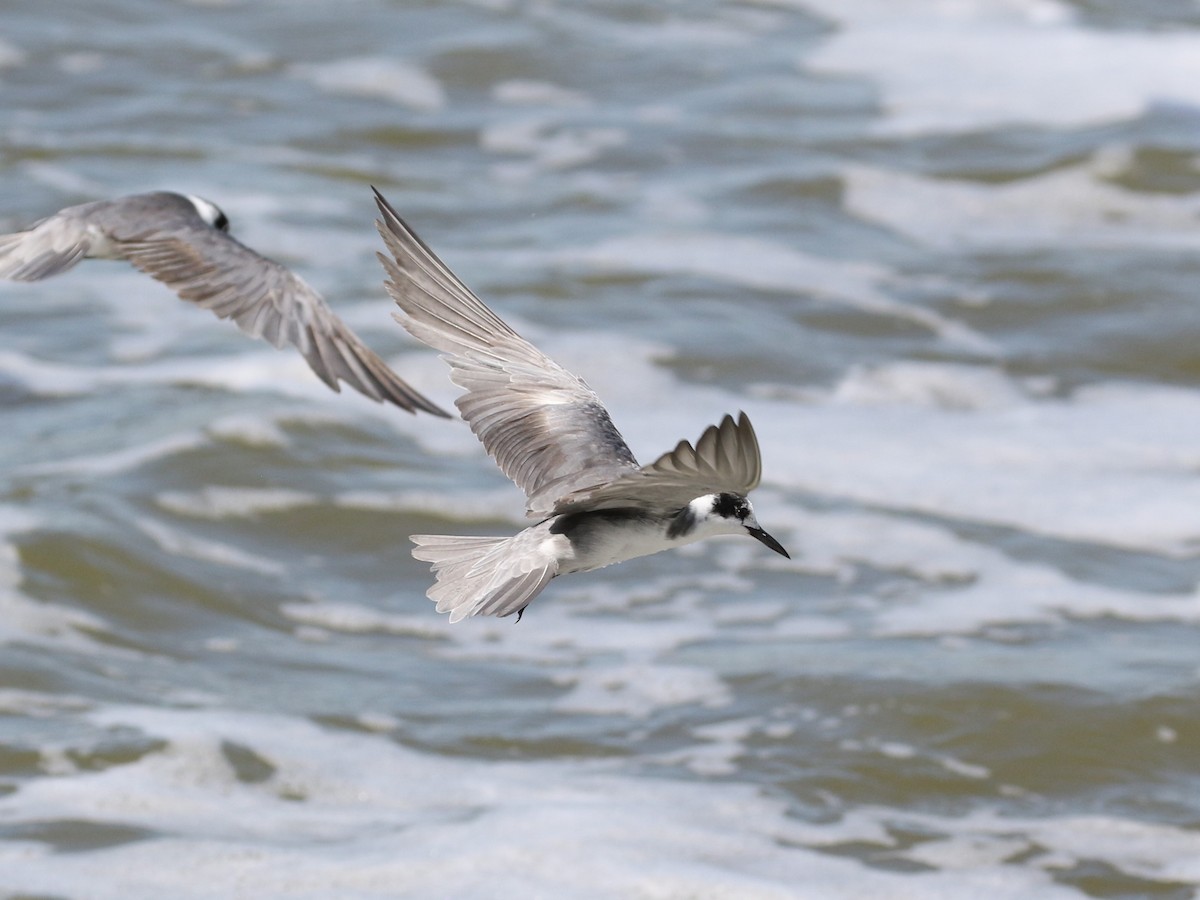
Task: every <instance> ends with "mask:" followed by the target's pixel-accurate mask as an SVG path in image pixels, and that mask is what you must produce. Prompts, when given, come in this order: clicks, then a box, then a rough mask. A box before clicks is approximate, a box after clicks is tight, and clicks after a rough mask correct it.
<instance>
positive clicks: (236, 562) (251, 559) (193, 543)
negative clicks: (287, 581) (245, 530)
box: [133, 516, 288, 575]
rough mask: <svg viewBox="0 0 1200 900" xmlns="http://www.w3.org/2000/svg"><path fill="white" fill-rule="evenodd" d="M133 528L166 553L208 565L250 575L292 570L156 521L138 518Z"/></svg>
mask: <svg viewBox="0 0 1200 900" xmlns="http://www.w3.org/2000/svg"><path fill="white" fill-rule="evenodd" d="M133 526H134V527H135V528H137V529H138V530H139V531H140V532H142V534H144V535H146V537H148V538H150V540H152V541H153V542H154V543H155V544H157V545H158V547H159V548H160V549H162V550H163V551H164V552H166V553H169V554H172V555H174V556H181V557H185V558H189V559H199V560H203V561H205V562H210V563H216V564H217V565H220V566H228V567H230V568H234V569H243V570H245V571H247V572H257V573H258V574H260V575H283V574H284V573H285V572H287V570H288V569H287V566H286V565H285V564H284V563H282V562H274V561H272V560H269V559H264V558H263V557H261V556H258V555H255V554H252V553H247V552H246V551H244V550H241V549H240V548H238V547H234V546H232V545H231V544H226V543H224V542H223V541H214V540H209V539H208V538H202V537H198V536H197V535H194V534H188V533H187V532H186V531H184V530H182V529H179V528H172V527H171V526H169V525H167V524H165V523H163V522H158V521H155V520H154V519H151V518H148V517H146V516H139V517H137V518H135V519H134V520H133Z"/></svg>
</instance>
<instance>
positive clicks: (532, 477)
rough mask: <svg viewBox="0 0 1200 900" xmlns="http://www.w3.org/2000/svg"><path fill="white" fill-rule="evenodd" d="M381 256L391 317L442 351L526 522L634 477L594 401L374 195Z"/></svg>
mask: <svg viewBox="0 0 1200 900" xmlns="http://www.w3.org/2000/svg"><path fill="white" fill-rule="evenodd" d="M375 201H376V203H378V205H379V211H380V213H381V214H382V219H381V220H379V221H378V222H377V223H376V224H377V226H378V227H379V233H380V235H382V237H383V241H384V244H386V245H387V249H388V251H389V253H390V254H391V255H390V257H389V256H386V255H384V254H382V253H381V254H379V259H380V262H382V263H383V267H384V269H385V270H386V271H387V274H388V281H387V282H386V284H387V289H388V293H390V294H391V295H392V297H393V298H394V299H395V301H396V304H397V305H398V306H399V307H400V309H401V310H402V311H403V315H397V317H396V318H397V320H398V321H399V322H400V324H402V325H403V326H404V327H405V328H407V329H408V331H409V333H411V334H412V335H413V337H415V338H417V339H418V340H420V341H423V342H424V343H426V344H428V345H429V346H430V347H433V348H434V349H435V350H440V351H442V352H443V353H444V354H445V356H444V359H446V361H447V362H448V363H449V364H450V367H451V369H452V372H451V376H450V377H451V380H453V381H454V382H455V384H458V385H460V386H462V387H464V388H466V390H467V392H466V393H465V394H463V395H462V396H461V397H459V398H458V399H457V400H456V401H455V405H456V406H458V408H459V410H460V411H461V412H462V415H463V418H464V419H466V421H467V423H468V424H469V425H470V426H471V430H472V431H473V432H475V435H476V436H477V437H478V438H479V440H480V441H482V443H483V446H484V448H485V449H486V450H487V451H488V453H490V454H491V455H492V457H493V458H494V459H495V460H496V463H497V464H498V465H499V466H500V469H501V471H503V472H504V474H505V475H507V476H508V477H509V478H511V479H512V480H513V481H514V482H515V483H516V484H517V486H518V487H519V488H521V490H523V491H524V492H525V495H526V497H527V498H528V503H527V509H528V512H529V514H530V515H531V516H546V515H549V514H550V513H551V512H552V511H553V510H554V509H555V508H556V505H557V503H558V501H559V498H561V497H564V496H566V495H568V494H572V493H574V492H578V491H580V490H584V489H587V488H591V487H594V486H596V485H600V484H604V483H605V482H608V481H611V480H613V479H614V478H618V477H620V476H622V475H625V474H627V473H630V472H636V471H637V460H635V459H634V457H633V454H632V453H631V452H630V450H629V447H628V446H626V444H625V441H624V440H623V439H622V437H621V435H620V433H619V432H618V431H617V429H616V426H614V425H613V423H612V419H610V418H609V416H608V411H607V410H605V408H604V406H603V404H602V403H601V402H600V398H599V397H597V396H596V394H595V392H594V391H593V390H592V389H591V388H589V387H588V386H587V385H586V384H585V383H584V382H583V380H582V379H580V378H579V377H577V376H575V375H572V374H571V373H570V372H568V371H567V370H566V369H564V368H562V366H560V365H558V363H556V362H555V361H554V360H552V359H550V357H548V356H546V355H545V354H544V353H542V352H541V351H540V350H538V349H537V348H536V347H534V346H533V345H532V344H530V343H529V342H528V341H527V340H525V339H524V338H522V337H521V336H520V335H519V334H517V333H516V332H515V331H513V330H512V329H511V328H509V327H508V325H506V324H505V323H504V322H503V321H502V320H501V319H500V318H499V317H498V316H497V315H496V314H495V313H494V312H492V311H491V310H490V309H488V308H487V306H486V305H484V303H483V301H482V300H480V299H479V298H478V297H476V296H475V294H473V293H472V292H471V290H470V289H469V288H468V287H467V286H466V285H465V284H463V283H462V281H460V280H459V279H458V277H457V276H456V275H455V274H454V273H453V272H451V271H450V269H449V268H448V267H447V266H446V264H445V263H443V262H442V261H441V260H440V259H438V258H437V256H436V255H435V254H434V252H433V251H432V250H430V249H429V248H428V247H427V246H426V245H425V243H424V242H423V241H422V240H421V239H420V238H419V237H417V235H416V234H415V233H414V232H413V230H412V229H411V228H409V227H408V225H407V224H406V223H405V222H404V220H403V219H401V218H400V216H399V215H397V213H396V211H395V210H394V209H392V207H391V206H390V205H389V204H388V202H387V201H386V200H385V199H384V198H383V196H382V195H381V194H380V193H379V192H378V191H376V192H375Z"/></svg>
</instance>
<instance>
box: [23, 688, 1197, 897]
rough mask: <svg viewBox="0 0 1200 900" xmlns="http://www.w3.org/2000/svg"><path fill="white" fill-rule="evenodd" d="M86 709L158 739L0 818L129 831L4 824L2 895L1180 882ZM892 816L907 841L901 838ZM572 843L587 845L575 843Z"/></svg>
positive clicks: (1142, 848)
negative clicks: (42, 836) (124, 838)
mask: <svg viewBox="0 0 1200 900" xmlns="http://www.w3.org/2000/svg"><path fill="white" fill-rule="evenodd" d="M86 718H88V719H89V720H90V721H91V722H92V723H93V724H94V725H96V726H97V727H100V728H113V729H129V728H133V729H138V730H140V731H142V732H144V733H145V734H146V735H147V736H148V737H151V738H154V739H156V740H159V741H162V742H164V745H163V746H162V747H161V748H159V749H155V750H152V751H150V752H148V753H146V754H145V755H143V756H141V757H140V758H138V759H136V760H134V761H131V762H125V763H122V764H119V765H112V766H109V767H106V768H103V769H93V770H81V769H78V768H75V767H72V768H70V769H63V770H59V771H58V772H57V774H49V773H47V774H44V775H43V776H42V777H40V778H38V779H37V780H34V781H29V782H26V783H24V784H21V785H20V786H19V787H18V789H17V790H16V791H14V792H12V793H10V794H7V795H5V796H4V797H0V816H2V817H3V820H4V821H5V822H6V823H7V824H8V825H9V826H10V827H11V826H17V827H19V826H21V825H24V824H30V825H33V824H38V825H39V826H42V827H44V826H45V825H46V824H47V823H53V822H56V821H72V822H91V823H95V824H97V825H100V826H103V825H111V826H116V827H124V828H132V829H144V830H145V831H146V832H147V836H146V837H144V838H142V839H140V840H131V841H128V842H125V843H116V844H110V845H107V846H101V847H98V848H94V849H92V850H90V852H88V853H56V854H54V853H53V852H52V850H51V848H50V847H49V846H47V845H45V844H42V843H39V842H38V841H36V840H33V839H29V838H24V839H22V838H10V839H9V840H6V841H5V842H4V843H3V844H0V863H2V864H3V868H4V873H5V883H6V887H7V888H8V889H10V890H18V891H22V892H27V893H31V892H38V893H59V894H62V893H66V894H71V895H75V894H80V895H82V894H86V895H87V896H90V897H96V898H99V900H105V898H109V897H118V896H120V897H126V896H129V895H130V894H131V893H139V894H149V893H154V894H157V895H159V896H164V895H176V896H178V895H188V896H203V897H208V896H213V897H216V896H229V895H231V894H232V893H238V892H241V893H245V892H248V891H249V892H252V893H254V894H255V895H256V896H283V895H286V896H289V897H327V896H349V897H376V896H396V895H397V894H404V895H414V896H435V895H436V896H443V897H465V896H477V895H478V894H479V892H480V891H481V890H485V891H486V892H487V894H488V895H489V896H493V897H528V896H531V895H534V896H536V895H545V896H572V897H583V898H590V897H611V896H625V897H642V898H651V897H663V896H678V895H685V894H686V895H688V896H703V897H717V896H737V897H747V898H755V900H758V898H762V900H768V898H785V897H789V898H790V897H795V896H797V894H796V889H797V886H798V885H803V886H804V891H805V894H804V895H805V896H820V897H831V898H843V897H844V898H851V897H855V898H859V897H870V896H888V897H931V898H941V897H946V898H949V897H962V896H973V895H982V894H986V895H987V896H989V897H997V898H1014V900H1015V898H1024V897H1028V896H1038V897H1048V898H1055V897H1062V898H1068V897H1077V896H1078V894H1077V892H1076V890H1075V889H1074V888H1071V887H1067V886H1065V885H1059V884H1056V883H1055V881H1054V875H1055V873H1056V872H1057V871H1059V870H1061V869H1063V868H1069V867H1071V866H1072V865H1074V864H1076V863H1086V862H1087V861H1089V860H1093V859H1097V858H1099V859H1103V860H1104V861H1105V862H1106V864H1108V865H1112V866H1114V867H1116V868H1118V869H1119V870H1120V871H1124V872H1127V873H1130V874H1132V875H1135V876H1140V877H1144V878H1155V879H1163V880H1176V881H1184V882H1189V881H1194V880H1196V879H1198V878H1200V868H1198V864H1197V862H1196V860H1198V859H1200V836H1197V835H1196V834H1195V833H1194V832H1191V831H1188V830H1187V829H1184V828H1178V827H1174V826H1169V825H1156V824H1151V823H1143V822H1137V821H1134V820H1129V819H1119V818H1115V817H1111V816H1062V817H1048V818H1042V819H1035V818H1005V817H1000V816H997V815H994V814H991V813H987V812H980V813H973V814H970V815H967V816H963V817H954V816H939V815H932V814H922V813H909V812H904V811H899V810H893V809H888V808H886V807H861V808H857V809H853V810H849V811H846V812H845V813H844V814H843V815H842V817H841V818H840V819H838V820H835V821H830V822H825V823H821V824H815V823H805V822H803V821H801V820H799V819H797V818H794V817H791V816H789V815H787V810H786V808H785V806H784V805H783V804H782V803H780V802H779V801H777V800H774V799H771V798H768V797H766V796H764V795H763V794H762V793H761V792H759V791H758V790H756V789H755V788H753V787H751V786H748V785H741V784H735V783H718V782H711V781H703V782H702V781H694V782H689V781H682V780H677V779H672V780H665V779H656V778H648V777H633V776H629V775H625V774H622V773H621V772H620V771H619V769H618V768H616V767H615V766H613V765H612V764H603V763H590V764H589V763H583V764H580V763H579V762H572V763H569V764H562V763H555V762H530V763H510V762H488V761H475V760H470V759H464V758H459V757H451V756H440V757H438V756H431V755H428V754H424V753H419V752H416V751H413V750H408V749H406V748H404V747H403V746H401V745H399V744H397V743H396V742H395V741H393V740H391V739H389V738H388V737H387V736H386V735H381V734H374V733H369V732H368V733H362V732H340V731H334V730H330V729H325V728H321V727H319V726H317V725H315V724H313V723H311V722H308V721H304V720H300V719H294V718H289V717H285V716H279V715H263V714H254V713H244V712H243V713H237V712H228V711H219V710H211V711H205V710H200V709H190V710H169V709H151V708H144V707H124V708H112V707H110V708H101V709H97V710H96V711H94V712H91V713H89V714H87V715H86ZM760 724H761V723H757V722H755V721H754V720H747V721H743V722H727V723H724V724H723V725H722V726H720V727H717V728H715V730H714V729H709V730H708V731H707V732H705V733H703V734H700V735H698V736H699V737H701V739H702V740H703V741H705V742H706V743H707V744H708V745H709V746H710V748H711V750H712V753H713V755H712V756H710V757H709V763H710V764H711V765H712V766H713V772H714V773H717V771H718V770H720V769H721V767H722V763H721V760H722V757H721V754H722V753H736V752H737V750H736V748H737V747H738V746H739V745H740V742H741V741H742V740H744V739H745V737H746V735H747V734H749V733H751V732H752V731H754V730H756V729H757V728H758V727H759V726H760ZM385 730H386V729H385ZM230 745H234V746H236V747H239V748H242V752H247V751H248V752H251V753H253V754H254V755H255V756H256V757H257V758H258V759H260V760H261V761H262V762H263V763H264V764H265V767H266V769H265V771H266V775H265V778H264V779H263V780H255V781H240V780H239V779H238V777H237V773H236V770H235V768H234V767H233V765H232V764H231V761H230V759H229V757H228V756H227V755H226V752H225V750H224V749H223V747H228V746H230ZM896 830H901V831H904V832H906V833H909V834H912V833H916V834H921V835H925V836H926V838H925V839H924V840H921V841H917V842H915V843H907V842H906V843H905V844H901V843H899V842H898V841H897V840H896V838H895V837H893V834H894V833H895V831H896ZM851 843H857V844H858V845H860V846H872V845H873V846H874V847H875V848H876V849H877V851H878V852H879V853H880V854H883V855H885V856H886V857H887V858H889V859H891V860H893V861H894V862H896V863H905V862H907V863H912V864H917V865H920V866H921V868H920V869H918V870H915V871H907V872H905V871H895V870H891V871H889V870H887V869H881V868H871V867H867V866H864V865H863V864H862V863H861V862H859V861H857V860H855V859H853V858H850V857H847V856H845V855H844V854H840V853H835V854H829V853H826V852H823V850H822V848H825V847H836V846H846V845H849V844H851ZM234 846H235V847H236V848H237V849H236V850H232V849H231V847H234ZM579 846H586V847H588V853H587V854H586V855H583V856H581V855H580V854H579V853H578V850H577V848H578V847H579ZM464 848H468V849H467V850H466V852H464ZM1017 856H1021V857H1022V858H1023V860H1024V861H1023V862H1022V863H1021V864H1019V865H1017V864H1014V863H1013V862H1012V860H1013V859H1014V858H1016V857H1017ZM51 858H52V859H53V864H52V865H51V864H49V863H50V861H51ZM564 861H569V862H570V864H569V865H564V864H563V862H564ZM113 872H121V873H122V875H121V878H120V879H114V878H112V877H111V873H113Z"/></svg>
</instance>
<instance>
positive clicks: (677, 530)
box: [667, 506, 696, 538]
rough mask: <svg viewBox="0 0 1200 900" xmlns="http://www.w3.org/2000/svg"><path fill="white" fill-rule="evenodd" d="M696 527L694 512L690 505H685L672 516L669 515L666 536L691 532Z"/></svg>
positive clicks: (674, 536)
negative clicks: (669, 522)
mask: <svg viewBox="0 0 1200 900" xmlns="http://www.w3.org/2000/svg"><path fill="white" fill-rule="evenodd" d="M695 527H696V514H695V513H694V512H692V508H691V507H690V506H685V507H684V508H683V509H681V510H680V511H679V512H677V513H676V514H675V515H674V516H672V517H671V524H670V525H668V526H667V537H668V538H678V537H683V536H684V535H685V534H688V533H690V532H691V530H692V529H693V528H695Z"/></svg>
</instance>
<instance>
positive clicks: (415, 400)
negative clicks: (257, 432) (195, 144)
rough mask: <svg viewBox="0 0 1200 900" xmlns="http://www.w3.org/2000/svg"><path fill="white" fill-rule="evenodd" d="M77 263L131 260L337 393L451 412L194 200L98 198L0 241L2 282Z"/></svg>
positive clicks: (212, 209) (217, 213)
mask: <svg viewBox="0 0 1200 900" xmlns="http://www.w3.org/2000/svg"><path fill="white" fill-rule="evenodd" d="M81 259H125V260H128V261H129V262H131V263H133V264H134V265H135V266H137V268H139V269H141V270H142V271H143V272H145V273H147V274H148V275H151V276H153V277H154V278H156V279H158V280H159V281H161V282H162V283H163V284H165V285H167V287H169V288H171V289H172V290H173V291H175V292H176V293H177V294H178V295H179V296H180V297H181V298H182V299H184V300H189V301H191V302H192V303H195V304H197V305H198V306H203V307H206V308H207V309H211V310H212V311H213V312H214V313H216V314H217V315H218V316H219V317H221V318H222V319H233V320H234V322H236V323H237V324H238V327H240V328H241V329H242V330H243V331H245V332H246V333H247V334H250V335H252V336H254V337H261V338H265V339H266V340H267V341H270V342H271V343H272V344H274V345H275V346H276V347H282V346H283V345H284V344H291V345H292V346H294V347H296V348H297V349H298V350H299V351H300V353H301V354H303V356H304V358H305V359H306V360H307V361H308V364H309V366H310V367H311V368H312V370H313V371H314V372H316V373H317V376H318V377H319V378H320V379H321V380H322V381H324V382H325V383H326V384H327V385H329V387H331V388H332V389H333V390H335V391H340V390H341V388H340V386H339V384H338V382H339V381H344V382H346V384H348V385H350V387H352V388H354V389H355V390H357V391H359V392H360V393H362V394H365V395H366V396H368V397H370V398H371V399H372V400H378V401H380V402H387V403H393V404H395V405H396V406H399V407H400V408H401V409H406V410H408V411H409V412H416V411H417V410H421V411H423V412H427V413H432V414H433V415H435V416H443V417H448V415H449V414H448V413H446V412H445V410H443V409H441V407H439V406H437V405H436V404H434V403H433V402H432V401H430V400H428V399H427V398H425V397H423V396H422V395H421V394H419V393H418V392H417V391H415V390H414V389H413V388H412V387H410V386H409V385H408V384H406V383H405V382H404V381H402V380H401V379H400V377H399V376H398V375H396V373H394V372H393V371H392V370H391V369H389V368H388V367H387V365H386V364H385V363H384V362H383V360H382V359H380V358H379V357H378V356H376V355H375V353H374V352H372V351H371V350H370V349H369V348H368V347H367V346H366V345H365V344H363V343H362V341H360V340H359V339H358V337H357V336H356V335H355V334H354V333H353V332H352V331H351V330H350V329H349V328H348V327H347V326H346V324H345V323H344V322H342V320H341V319H339V318H338V317H337V316H336V315H335V314H334V312H333V310H331V309H330V308H329V306H328V305H327V304H326V303H325V301H324V300H323V299H321V296H320V294H318V293H317V292H316V291H314V290H313V289H312V288H311V287H309V286H308V285H307V284H306V283H305V282H304V281H303V280H302V279H301V278H300V277H299V276H297V275H295V274H294V273H292V272H291V271H289V270H288V269H287V268H285V267H284V266H282V265H280V264H279V263H277V262H274V261H272V260H269V259H267V258H266V257H263V256H260V255H259V254H257V253H255V252H254V251H253V250H251V249H250V248H249V247H246V246H245V245H244V244H241V243H239V242H238V241H237V240H235V239H234V238H233V237H232V236H230V234H229V220H228V219H227V218H226V217H225V214H224V213H223V212H221V210H220V209H219V208H217V206H216V205H214V204H213V203H210V202H209V201H207V200H204V199H201V198H200V197H192V196H187V195H183V194H172V193H168V192H165V191H158V192H154V193H149V194H134V195H132V196H128V197H120V198H118V199H115V200H99V201H96V202H95V203H84V204H82V205H80V206H69V207H67V208H66V209H63V210H60V211H59V212H57V213H55V214H54V215H52V216H50V217H48V218H46V219H42V220H41V221H40V222H38V223H37V224H35V225H34V226H33V227H32V228H30V229H29V230H28V231H21V232H17V233H15V234H4V235H0V278H7V279H12V280H14V281H39V280H41V279H43V278H47V277H49V276H51V275H57V274H58V273H59V272H64V271H66V270H67V269H70V268H71V267H72V266H74V265H75V264H76V263H78V262H79V261H80V260H81Z"/></svg>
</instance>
